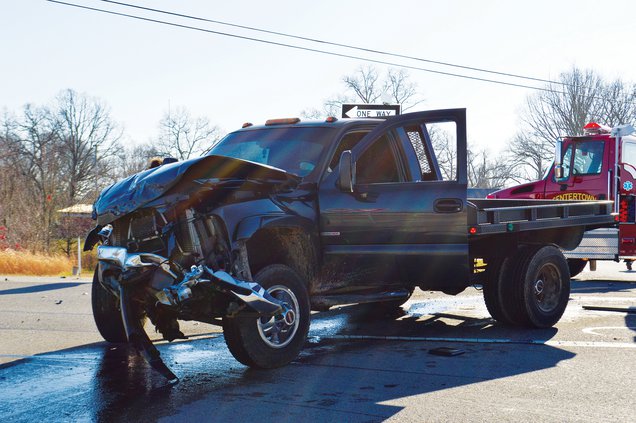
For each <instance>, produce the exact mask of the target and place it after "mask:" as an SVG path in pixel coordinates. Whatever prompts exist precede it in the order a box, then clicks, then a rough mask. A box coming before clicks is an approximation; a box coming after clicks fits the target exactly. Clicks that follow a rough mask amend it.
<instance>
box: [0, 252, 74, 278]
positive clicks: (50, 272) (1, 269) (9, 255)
mask: <svg viewBox="0 0 636 423" xmlns="http://www.w3.org/2000/svg"><path fill="white" fill-rule="evenodd" d="M74 264H75V263H74V261H72V260H71V259H69V258H68V257H66V256H60V255H57V256H49V255H44V254H32V253H29V252H26V251H14V250H0V275H34V276H55V275H60V274H69V273H71V270H72V268H73V265H74Z"/></svg>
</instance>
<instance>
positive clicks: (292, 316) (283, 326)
mask: <svg viewBox="0 0 636 423" xmlns="http://www.w3.org/2000/svg"><path fill="white" fill-rule="evenodd" d="M267 292H268V293H269V294H270V295H271V296H272V297H274V298H276V299H277V300H279V301H281V302H283V303H284V310H283V313H280V314H277V315H275V316H273V317H261V318H259V319H258V320H257V326H258V334H259V335H260V336H261V339H262V340H263V341H264V342H265V343H266V344H267V345H268V346H269V347H271V348H283V347H285V346H287V345H289V343H290V342H292V340H293V339H294V335H296V332H297V331H298V326H299V324H300V321H299V317H300V307H299V305H298V299H297V298H296V295H294V293H293V291H292V290H291V289H289V288H288V287H286V286H282V285H276V286H272V287H271V288H269V289H268V290H267Z"/></svg>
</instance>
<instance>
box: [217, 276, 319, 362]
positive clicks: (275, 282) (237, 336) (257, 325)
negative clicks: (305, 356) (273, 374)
mask: <svg viewBox="0 0 636 423" xmlns="http://www.w3.org/2000/svg"><path fill="white" fill-rule="evenodd" d="M254 279H255V280H256V281H257V282H258V283H259V284H260V285H261V286H262V287H263V288H265V289H266V290H267V292H268V293H269V294H270V295H271V296H273V297H274V298H276V299H278V300H280V301H282V302H284V303H285V304H286V305H287V307H288V311H287V313H286V314H285V315H283V314H279V315H276V316H273V317H260V318H258V317H256V318H255V317H254V316H253V315H252V316H249V315H240V314H239V315H238V316H236V317H232V318H229V317H228V318H225V319H223V335H224V336H225V343H226V344H227V346H228V348H229V350H230V352H231V353H232V355H233V356H234V358H236V359H237V360H238V361H239V362H241V363H243V364H245V365H246V366H250V367H256V368H274V367H280V366H284V365H285V364H287V363H289V362H290V361H292V360H293V359H295V358H296V357H297V356H298V353H299V352H300V350H301V349H302V347H303V345H304V343H305V339H306V338H307V332H308V331H309V296H308V294H307V289H306V288H305V284H304V282H303V280H302V278H301V277H300V276H299V275H298V274H297V273H296V272H295V271H294V270H292V269H291V268H289V267H287V266H284V265H281V264H274V265H270V266H267V267H265V268H264V269H263V270H261V271H260V272H259V273H258V274H257V275H256V277H255V278H254Z"/></svg>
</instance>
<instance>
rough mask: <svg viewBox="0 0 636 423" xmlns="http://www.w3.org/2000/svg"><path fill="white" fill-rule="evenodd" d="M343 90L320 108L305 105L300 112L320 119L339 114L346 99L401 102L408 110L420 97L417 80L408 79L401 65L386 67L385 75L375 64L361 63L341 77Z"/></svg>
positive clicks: (418, 101) (403, 108)
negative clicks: (397, 67)
mask: <svg viewBox="0 0 636 423" xmlns="http://www.w3.org/2000/svg"><path fill="white" fill-rule="evenodd" d="M342 82H343V84H344V86H345V91H344V93H341V94H339V95H336V96H333V97H331V98H329V99H327V100H325V102H324V104H323V106H322V109H315V108H314V109H307V110H304V111H303V112H302V113H301V115H302V116H303V117H305V118H311V119H319V118H324V117H326V116H339V115H340V110H341V109H342V105H343V104H345V103H356V102H362V103H368V104H373V103H382V102H385V101H386V102H393V103H396V104H400V105H401V106H402V110H408V109H410V108H412V107H414V106H416V105H417V104H419V103H421V102H422V101H423V99H421V98H420V97H419V96H418V91H417V84H416V83H415V82H413V81H412V80H411V79H410V76H409V74H408V72H407V71H405V70H404V69H393V68H391V69H388V70H387V72H386V75H385V76H384V77H381V76H380V72H379V71H378V69H377V68H375V67H374V66H362V67H360V68H358V69H357V70H356V71H355V72H354V73H352V74H350V75H345V76H343V77H342Z"/></svg>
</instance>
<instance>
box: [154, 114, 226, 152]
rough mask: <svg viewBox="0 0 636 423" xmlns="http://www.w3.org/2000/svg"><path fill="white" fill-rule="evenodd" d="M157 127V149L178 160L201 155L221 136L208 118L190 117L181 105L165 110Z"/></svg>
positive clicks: (219, 131)
mask: <svg viewBox="0 0 636 423" xmlns="http://www.w3.org/2000/svg"><path fill="white" fill-rule="evenodd" d="M159 127H160V134H159V139H158V145H157V150H158V151H159V152H160V153H161V154H163V155H166V156H172V157H175V158H177V159H179V160H187V159H189V158H191V157H196V156H198V155H201V154H202V153H204V152H206V151H207V150H209V149H210V148H211V147H212V146H213V145H214V144H216V143H217V142H218V141H219V140H220V138H221V130H220V129H219V127H218V126H214V125H212V124H211V123H210V121H209V119H208V118H205V117H197V118H194V117H192V116H191V115H190V112H188V110H187V109H185V108H183V107H180V108H177V109H176V110H172V111H168V112H166V113H165V114H164V116H163V118H162V119H161V121H160V122H159Z"/></svg>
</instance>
